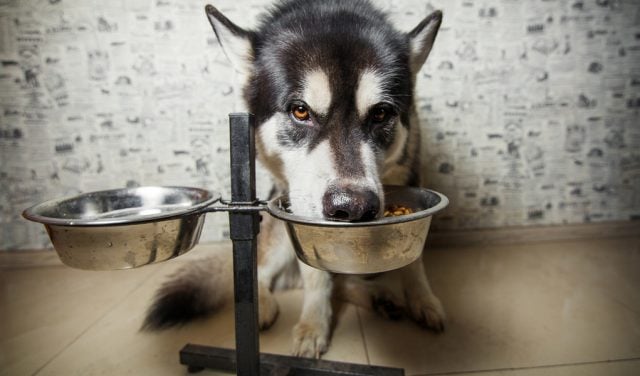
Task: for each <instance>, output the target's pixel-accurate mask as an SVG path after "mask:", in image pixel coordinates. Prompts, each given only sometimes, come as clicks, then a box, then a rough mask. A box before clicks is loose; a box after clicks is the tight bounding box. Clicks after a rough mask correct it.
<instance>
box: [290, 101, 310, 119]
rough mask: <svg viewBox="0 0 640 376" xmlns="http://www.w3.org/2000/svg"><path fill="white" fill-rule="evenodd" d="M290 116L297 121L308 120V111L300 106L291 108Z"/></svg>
mask: <svg viewBox="0 0 640 376" xmlns="http://www.w3.org/2000/svg"><path fill="white" fill-rule="evenodd" d="M291 114H293V116H294V117H295V118H296V119H297V120H299V121H306V120H309V109H308V108H306V107H305V106H300V105H294V106H292V107H291Z"/></svg>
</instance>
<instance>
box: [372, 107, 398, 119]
mask: <svg viewBox="0 0 640 376" xmlns="http://www.w3.org/2000/svg"><path fill="white" fill-rule="evenodd" d="M369 116H370V119H371V122H373V123H383V122H385V121H387V120H389V118H390V117H391V116H393V110H392V109H391V108H387V106H376V107H374V108H373V109H372V110H371V113H370V114H369Z"/></svg>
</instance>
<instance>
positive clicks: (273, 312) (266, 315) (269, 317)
mask: <svg viewBox="0 0 640 376" xmlns="http://www.w3.org/2000/svg"><path fill="white" fill-rule="evenodd" d="M278 312H279V309H278V301H277V300H276V298H275V296H273V294H272V293H271V291H269V289H266V288H262V287H261V288H260V289H259V290H258V323H259V325H260V329H261V330H262V329H267V328H269V327H271V325H273V323H274V322H275V321H276V318H278Z"/></svg>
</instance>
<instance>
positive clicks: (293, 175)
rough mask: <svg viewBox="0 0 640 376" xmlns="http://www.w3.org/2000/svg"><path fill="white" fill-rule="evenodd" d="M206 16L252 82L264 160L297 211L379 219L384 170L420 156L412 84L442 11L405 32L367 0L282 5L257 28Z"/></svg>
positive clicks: (249, 94) (249, 89) (215, 14)
mask: <svg viewBox="0 0 640 376" xmlns="http://www.w3.org/2000/svg"><path fill="white" fill-rule="evenodd" d="M206 12H207V15H208V17H209V21H210V22H211V25H212V26H213V29H214V31H215V33H216V35H217V37H218V40H219V41H220V44H221V46H222V48H223V49H224V51H225V53H226V55H227V56H228V57H229V59H230V60H231V61H232V63H233V65H234V67H235V68H236V70H238V71H239V72H240V73H242V74H244V75H245V77H246V81H245V86H244V96H245V99H246V102H247V105H248V108H249V111H251V112H252V113H253V114H254V115H255V117H256V123H257V127H258V128H257V148H258V155H259V158H260V159H261V161H262V162H263V163H264V164H265V165H266V166H267V168H268V169H269V170H270V171H271V173H272V174H273V176H274V178H275V179H276V180H278V181H279V183H281V185H282V186H283V188H284V189H286V190H288V193H289V198H290V201H291V209H292V210H293V212H294V213H297V214H301V215H307V216H315V217H324V218H327V219H332V220H348V221H358V220H367V219H373V218H375V217H377V216H379V215H380V213H381V211H382V210H381V208H382V207H383V205H384V203H383V197H384V196H383V192H382V180H383V175H384V174H385V173H386V170H388V169H389V168H390V167H393V166H399V165H403V164H404V165H406V164H409V163H410V162H411V160H412V159H413V158H416V157H417V156H408V155H407V154H408V153H411V152H414V153H415V152H416V150H417V148H416V147H414V148H408V147H407V144H408V140H409V138H410V135H411V134H413V133H415V131H412V130H411V129H410V128H411V126H413V127H416V126H417V124H413V125H411V124H410V123H411V111H412V105H413V82H414V79H415V76H416V73H417V72H418V70H419V69H420V67H421V66H422V64H423V63H424V62H425V60H426V58H427V56H428V54H429V52H430V50H431V47H432V45H433V42H434V39H435V37H436V34H437V31H438V28H439V27H440V23H441V20H442V14H441V13H440V12H434V13H433V14H431V15H429V16H427V17H426V18H425V19H424V20H423V21H422V22H420V23H419V24H418V25H417V26H416V27H415V28H414V29H413V30H412V31H411V32H409V33H402V32H399V31H396V30H395V29H394V28H393V27H392V26H391V25H390V24H389V22H388V21H387V20H386V17H385V15H384V14H383V13H381V12H379V11H378V10H376V9H374V8H373V7H371V6H370V5H369V4H368V3H367V2H366V1H342V2H341V1H335V0H328V1H304V0H302V1H301V0H292V1H286V2H283V3H281V4H279V5H278V6H277V7H276V8H274V10H273V11H272V12H271V13H269V15H268V16H266V17H265V18H264V19H263V20H262V22H261V23H260V26H259V27H258V28H257V29H256V30H255V31H247V30H244V29H242V28H240V27H238V26H237V25H235V24H234V23H232V22H231V21H229V20H228V19H227V18H226V17H225V16H224V15H222V13H220V12H219V11H218V10H217V9H215V8H213V7H211V6H207V8H206ZM417 142H419V140H415V141H414V143H417ZM405 170H407V171H408V169H405ZM401 175H402V174H401ZM404 175H408V173H406V172H405V173H404ZM407 179H408V177H407V176H405V177H404V180H405V181H395V182H394V183H396V184H398V183H400V184H405V183H407V181H406V180H407ZM396 180H397V179H396Z"/></svg>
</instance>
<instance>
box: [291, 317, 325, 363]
mask: <svg viewBox="0 0 640 376" xmlns="http://www.w3.org/2000/svg"><path fill="white" fill-rule="evenodd" d="M328 346H329V328H327V327H326V326H325V325H322V324H319V323H312V322H299V323H298V324H296V326H295V327H294V328H293V351H292V353H293V355H294V356H302V357H306V358H316V359H318V358H320V356H321V355H322V354H324V353H325V352H326V351H327V347H328Z"/></svg>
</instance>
